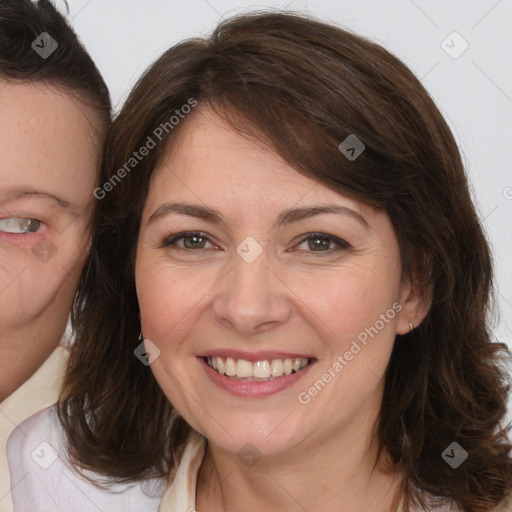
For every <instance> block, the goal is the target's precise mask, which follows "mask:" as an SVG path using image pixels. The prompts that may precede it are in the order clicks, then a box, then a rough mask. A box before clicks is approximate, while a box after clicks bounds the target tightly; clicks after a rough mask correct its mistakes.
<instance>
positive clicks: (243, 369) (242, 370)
mask: <svg viewBox="0 0 512 512" xmlns="http://www.w3.org/2000/svg"><path fill="white" fill-rule="evenodd" d="M236 376H237V377H252V363H251V362H250V361H246V360H245V359H239V360H238V361H237V363H236Z"/></svg>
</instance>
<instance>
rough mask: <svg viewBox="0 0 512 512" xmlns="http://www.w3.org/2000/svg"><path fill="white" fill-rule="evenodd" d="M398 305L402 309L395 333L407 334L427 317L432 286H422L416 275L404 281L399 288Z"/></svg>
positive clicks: (430, 303) (430, 302)
mask: <svg viewBox="0 0 512 512" xmlns="http://www.w3.org/2000/svg"><path fill="white" fill-rule="evenodd" d="M423 283H424V281H423ZM400 304H401V305H402V309H401V311H400V313H399V314H398V320H397V324H396V332H397V334H407V333H408V332H410V331H411V330H412V329H415V328H416V327H418V326H419V325H420V324H421V322H422V321H423V319H424V318H425V317H426V316H427V313H428V311H429V309H430V306H431V305H432V286H431V285H427V284H422V281H421V280H420V279H419V278H418V276H417V275H416V276H413V277H412V278H410V279H407V280H404V281H403V282H402V286H401V287H400ZM411 325H412V328H411Z"/></svg>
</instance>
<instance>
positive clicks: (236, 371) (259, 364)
mask: <svg viewBox="0 0 512 512" xmlns="http://www.w3.org/2000/svg"><path fill="white" fill-rule="evenodd" d="M206 360H207V363H208V366H210V368H213V369H214V370H216V371H217V372H218V373H220V374H221V375H227V376H228V377H233V378H234V379H248V380H273V379H277V378H279V377H282V376H283V375H291V374H292V373H296V372H298V371H300V370H302V369H303V368H305V367H306V366H307V365H308V363H309V360H308V359H307V358H303V359H300V358H295V359H273V360H272V361H270V362H269V361H268V360H262V361H256V362H254V363H253V362H251V361H247V360H246V359H233V358H231V357H228V358H227V359H226V360H224V359H222V358H221V357H207V358H206Z"/></svg>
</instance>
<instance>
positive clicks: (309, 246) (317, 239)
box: [297, 233, 350, 252]
mask: <svg viewBox="0 0 512 512" xmlns="http://www.w3.org/2000/svg"><path fill="white" fill-rule="evenodd" d="M297 248H298V249H300V250H303V251H308V252H333V251H334V250H340V249H348V248H350V245H349V244H348V243H347V242H345V241H343V240H340V239H339V238H336V237H334V236H332V235H327V234H325V233H310V234H309V235H308V236H307V238H305V239H304V240H303V241H302V242H301V243H300V244H299V245H298V246H297Z"/></svg>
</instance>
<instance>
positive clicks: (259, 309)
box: [213, 252, 291, 334]
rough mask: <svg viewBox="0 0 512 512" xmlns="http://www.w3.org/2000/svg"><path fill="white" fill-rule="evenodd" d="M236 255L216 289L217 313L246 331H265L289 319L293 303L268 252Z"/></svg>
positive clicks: (232, 324)
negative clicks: (255, 255)
mask: <svg viewBox="0 0 512 512" xmlns="http://www.w3.org/2000/svg"><path fill="white" fill-rule="evenodd" d="M241 254H242V256H240V254H238V253H237V254H236V255H234V256H233V267H232V269H231V270H230V271H229V272H228V274H227V275H226V277H225V278H224V279H222V281H221V282H220V283H219V285H218V287H217V288H216V291H217V295H216V296H215V298H214V300H213V314H214V317H215V319H216V320H217V321H218V322H220V323H221V324H223V325H225V326H228V327H230V328H232V329H236V330H237V331H238V332H240V333H243V334H255V333H259V332H263V331H266V330H269V329H272V328H274V327H277V326H279V325H281V324H282V323H284V322H286V320H287V319H288V318H289V317H290V313H291V302H290V300H289V299H290V298H289V296H288V294H287V292H289V290H288V288H287V287H286V285H285V284H284V283H283V282H282V281H281V280H280V279H279V278H278V276H277V274H276V272H275V271H274V270H273V269H272V268H271V267H270V266H269V262H268V259H267V258H266V255H265V252H263V253H262V254H261V255H260V256H259V257H257V258H256V259H254V260H252V259H251V258H245V259H244V257H243V253H241Z"/></svg>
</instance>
